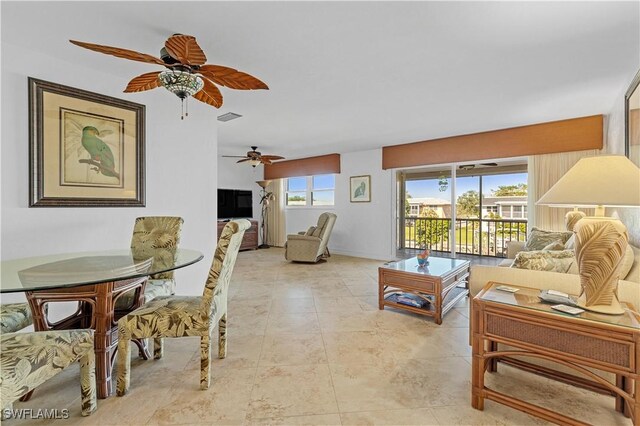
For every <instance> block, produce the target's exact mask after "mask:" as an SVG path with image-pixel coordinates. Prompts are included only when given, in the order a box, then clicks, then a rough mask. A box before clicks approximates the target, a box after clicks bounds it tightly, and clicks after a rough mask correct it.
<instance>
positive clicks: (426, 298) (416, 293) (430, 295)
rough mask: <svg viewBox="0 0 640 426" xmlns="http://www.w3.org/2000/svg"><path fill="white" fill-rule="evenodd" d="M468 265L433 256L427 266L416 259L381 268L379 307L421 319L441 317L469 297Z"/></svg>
mask: <svg viewBox="0 0 640 426" xmlns="http://www.w3.org/2000/svg"><path fill="white" fill-rule="evenodd" d="M468 278H469V261H468V260H461V259H449V258H444V257H436V256H431V257H429V259H428V263H427V264H426V265H425V266H420V265H418V259H417V258H415V257H412V258H409V259H404V260H399V261H397V262H389V263H386V264H385V265H383V266H381V267H379V268H378V307H379V308H380V309H384V307H385V306H391V307H394V308H398V309H404V310H407V311H411V312H414V313H417V314H421V315H427V316H430V317H434V319H435V322H436V324H442V317H443V316H444V314H445V313H447V312H448V311H449V310H450V309H451V308H453V307H454V306H455V304H456V303H457V302H458V301H459V300H460V299H462V298H463V297H465V296H466V295H467V294H469V289H468V284H467V279H468Z"/></svg>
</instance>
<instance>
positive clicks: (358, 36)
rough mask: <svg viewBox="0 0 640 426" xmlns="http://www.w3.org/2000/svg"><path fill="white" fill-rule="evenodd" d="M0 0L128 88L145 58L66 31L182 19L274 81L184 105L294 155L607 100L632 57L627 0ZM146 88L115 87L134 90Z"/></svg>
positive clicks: (126, 28)
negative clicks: (127, 56)
mask: <svg viewBox="0 0 640 426" xmlns="http://www.w3.org/2000/svg"><path fill="white" fill-rule="evenodd" d="M1 7H2V39H3V42H9V43H13V44H17V45H23V46H25V47H28V48H29V49H34V50H38V51H42V52H45V53H47V54H49V55H52V56H56V57H59V58H61V59H63V60H67V61H70V62H72V63H83V64H85V65H88V66H95V67H96V68H97V69H100V70H102V71H105V72H108V73H111V74H113V76H114V79H115V78H117V79H122V86H123V88H124V86H125V85H126V83H127V81H128V80H129V79H130V78H132V77H133V76H135V75H138V74H142V73H144V72H148V71H152V70H153V69H154V65H151V64H143V63H137V62H128V61H126V60H122V59H118V58H114V57H109V56H106V55H101V54H98V53H95V52H90V51H87V50H84V49H81V48H78V47H76V46H73V45H71V44H70V43H69V42H68V41H67V40H68V39H77V40H82V41H88V42H94V43H98V44H106V45H111V46H118V47H125V48H130V49H134V50H138V51H141V52H146V53H152V54H158V50H159V49H160V47H161V46H162V44H163V43H164V40H165V39H166V38H167V37H168V36H169V35H171V34H173V33H176V32H179V33H183V34H191V35H194V36H196V37H197V39H198V42H199V44H200V45H201V46H202V48H203V49H204V51H205V53H206V54H207V56H208V59H209V61H208V62H209V63H214V64H220V65H226V66H231V67H235V68H238V69H241V70H243V71H246V72H249V73H251V74H253V75H255V76H257V77H259V78H260V79H262V80H263V81H265V82H266V83H267V84H268V85H269V87H270V89H271V90H269V91H252V92H242V91H234V90H229V89H224V88H223V89H222V91H223V95H224V96H225V102H224V106H223V107H222V108H221V109H220V110H218V111H216V110H213V109H212V108H210V107H207V106H204V105H201V106H200V105H198V106H195V105H193V103H192V105H191V114H211V116H212V119H213V118H214V117H215V116H217V115H219V114H223V113H225V112H228V111H233V112H236V113H239V114H242V115H243V116H244V117H243V118H241V119H238V120H235V121H231V122H228V123H220V124H219V137H218V141H219V145H220V147H219V152H220V153H221V154H242V153H244V152H246V151H247V150H248V149H249V146H250V145H258V146H259V149H260V150H261V151H262V152H263V153H273V154H281V155H285V156H287V157H289V158H295V157H303V156H308V155H318V154H325V153H331V152H350V151H357V150H363V149H372V148H379V147H381V146H384V145H393V144H399V143H405V142H412V141H418V140H424V139H431V138H437V137H443V136H450V135H459V134H465V133H473V132H477V131H483V130H491V129H497V128H505V127H512V126H517V125H523V124H530V123H536V122H544V121H552V120H558V119H564V118H570V117H578V116H585V115H591V114H601V113H605V114H606V113H608V112H609V111H610V110H611V108H612V107H613V106H614V103H615V102H622V100H621V98H620V92H621V91H622V90H623V88H624V87H625V86H626V85H628V84H629V83H630V81H631V79H632V78H633V75H634V73H635V72H636V71H637V70H638V68H640V3H639V2H636V1H634V2H626V3H614V2H568V3H558V2H540V3H525V2H516V3H508V2H468V3H467V2H454V3H444V2H438V3H428V2H402V3H397V2H296V3H293V2H191V3H187V2H138V3H131V2H110V3H107V2H101V3H97V2H65V3H61V2H43V3H35V2H26V3H11V2H2V5H1ZM53 17H55V18H53ZM7 66H10V64H3V67H7ZM148 96H149V95H148V94H146V93H138V94H123V95H122V97H123V98H125V99H130V100H132V101H135V102H140V103H145V98H146V97H148ZM171 96H173V95H171V94H169V93H168V92H167V93H166V97H167V98H166V99H167V102H175V103H176V110H177V111H178V110H179V102H178V100H177V98H175V99H174V98H172V97H171ZM147 99H148V98H147ZM194 103H195V102H194ZM176 119H178V120H179V118H178V115H176Z"/></svg>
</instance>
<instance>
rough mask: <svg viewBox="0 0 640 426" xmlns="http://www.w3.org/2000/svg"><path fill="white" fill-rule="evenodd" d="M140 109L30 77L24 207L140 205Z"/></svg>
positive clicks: (142, 120)
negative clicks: (25, 200)
mask: <svg viewBox="0 0 640 426" xmlns="http://www.w3.org/2000/svg"><path fill="white" fill-rule="evenodd" d="M144 126H145V106H144V105H141V104H137V103H133V102H129V101H124V100H122V99H117V98H112V97H110V96H105V95H101V94H98V93H93V92H89V91H86V90H81V89H76V88H73V87H69V86H63V85H61V84H56V83H51V82H48V81H44V80H38V79H36V78H32V77H29V177H30V184H29V207H144V205H145V180H144V167H145V163H144V147H145V127H144Z"/></svg>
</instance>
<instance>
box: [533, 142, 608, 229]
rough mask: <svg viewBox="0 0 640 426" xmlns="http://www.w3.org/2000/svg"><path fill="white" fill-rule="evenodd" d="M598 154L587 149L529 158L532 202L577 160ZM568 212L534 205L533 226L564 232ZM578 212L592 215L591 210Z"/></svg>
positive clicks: (597, 151) (598, 152)
mask: <svg viewBox="0 0 640 426" xmlns="http://www.w3.org/2000/svg"><path fill="white" fill-rule="evenodd" d="M599 154H600V151H599V150H597V149H589V150H586V151H573V152H562V153H556V154H542V155H532V156H530V157H529V173H530V175H531V178H532V183H533V185H532V187H531V188H529V193H530V194H531V196H532V197H533V202H534V203H535V202H537V201H538V200H539V199H540V197H542V196H543V195H544V194H545V193H546V192H547V191H548V190H549V189H550V188H551V187H552V186H553V185H555V183H556V182H557V181H558V179H560V178H561V177H562V176H564V174H565V173H567V172H568V171H569V169H570V168H571V167H573V166H574V165H575V164H576V163H577V162H578V160H580V159H581V158H584V157H592V156H595V155H599ZM570 210H571V209H563V208H557V207H549V206H538V205H536V206H535V213H534V222H533V226H535V227H537V228H541V229H546V230H549V231H564V230H565V225H564V215H565V214H567V212H568V211H570ZM580 210H581V211H583V212H585V213H586V214H587V215H588V216H592V215H593V209H584V208H581V209H580Z"/></svg>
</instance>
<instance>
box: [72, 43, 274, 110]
mask: <svg viewBox="0 0 640 426" xmlns="http://www.w3.org/2000/svg"><path fill="white" fill-rule="evenodd" d="M69 41H70V42H71V43H73V44H75V45H76V46H80V47H84V48H85V49H89V50H93V51H95V52H100V53H104V54H106V55H112V56H115V57H118V58H123V59H129V60H132V61H138V62H146V63H150V64H156V65H161V66H163V67H165V68H167V69H166V70H164V71H153V72H148V73H145V74H142V75H139V76H137V77H135V78H134V79H133V80H131V81H130V82H129V84H128V85H127V87H126V89H124V92H125V93H132V92H142V91H145V90H151V89H155V88H156V87H161V86H162V87H164V88H165V89H167V90H169V91H170V92H171V93H173V94H175V95H176V96H178V97H179V98H180V99H181V100H182V102H183V106H184V100H185V99H187V98H188V97H189V96H193V97H194V98H195V99H197V100H199V101H200V102H204V103H205V104H208V105H211V106H213V107H215V108H220V107H221V106H222V93H220V89H218V87H217V86H216V84H218V85H220V86H225V87H228V88H230V89H236V90H257V89H265V90H269V87H268V86H267V85H266V84H265V83H263V82H262V81H260V80H258V79H257V78H255V77H253V76H251V75H249V74H247V73H244V72H242V71H238V70H236V69H234V68H229V67H225V66H222V65H210V64H206V61H207V57H206V55H205V54H204V52H203V51H202V49H201V48H200V46H199V45H198V43H197V42H196V38H195V37H193V36H190V35H184V34H174V35H172V36H171V37H169V38H168V39H167V41H166V42H165V44H164V47H163V48H162V49H161V50H160V58H156V57H155V56H152V55H148V54H146V53H140V52H136V51H134V50H129V49H122V48H120V47H111V46H103V45H100V44H93V43H86V42H82V41H76V40H69ZM184 115H185V114H183V118H184ZM186 115H188V112H187V114H186Z"/></svg>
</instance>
